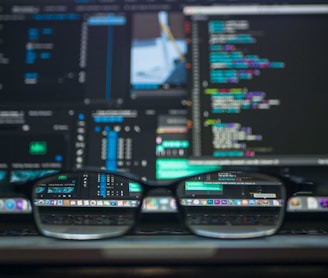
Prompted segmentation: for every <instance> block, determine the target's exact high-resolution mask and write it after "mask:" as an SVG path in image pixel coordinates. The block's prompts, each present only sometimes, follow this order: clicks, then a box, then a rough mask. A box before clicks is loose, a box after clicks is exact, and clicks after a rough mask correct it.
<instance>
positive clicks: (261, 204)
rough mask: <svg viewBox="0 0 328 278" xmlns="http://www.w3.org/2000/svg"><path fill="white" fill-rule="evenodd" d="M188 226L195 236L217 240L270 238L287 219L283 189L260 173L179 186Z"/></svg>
mask: <svg viewBox="0 0 328 278" xmlns="http://www.w3.org/2000/svg"><path fill="white" fill-rule="evenodd" d="M178 195H179V201H180V205H181V208H182V210H183V212H184V214H185V222H186V225H187V226H188V227H189V228H191V229H192V230H193V231H194V232H195V233H198V234H200V235H207V236H210V235H211V236H216V237H226V238H230V237H231V238H233V237H238V238H239V237H253V236H254V235H255V234H256V235H257V236H259V235H262V234H263V236H264V235H268V234H272V233H274V232H275V231H276V230H277V229H278V228H279V226H280V224H281V222H282V218H283V215H284V195H285V193H284V186H283V184H282V183H281V182H280V180H278V179H276V178H274V177H271V176H267V175H263V174H258V173H242V172H217V173H210V174H204V175H199V176H196V177H193V178H191V179H188V180H186V181H184V182H182V183H180V184H179V188H178Z"/></svg>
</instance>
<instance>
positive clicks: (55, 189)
mask: <svg viewBox="0 0 328 278" xmlns="http://www.w3.org/2000/svg"><path fill="white" fill-rule="evenodd" d="M141 195H142V190H141V186H140V184H138V183H136V182H133V181H130V180H129V179H128V178H126V177H121V176H119V175H113V174H109V173H101V172H99V173H97V172H81V173H67V174H60V175H56V176H52V177H49V178H45V179H43V180H40V182H38V183H37V184H36V185H35V189H34V196H33V199H34V215H35V218H36V223H37V225H38V226H39V229H40V230H41V231H42V232H43V233H44V234H45V235H48V236H53V237H57V238H66V239H97V238H104V237H115V236H120V235H123V234H125V233H126V232H127V231H128V230H129V229H130V228H131V227H133V225H134V224H135V221H136V220H135V219H136V217H135V215H136V213H137V211H138V209H139V206H140V198H141Z"/></svg>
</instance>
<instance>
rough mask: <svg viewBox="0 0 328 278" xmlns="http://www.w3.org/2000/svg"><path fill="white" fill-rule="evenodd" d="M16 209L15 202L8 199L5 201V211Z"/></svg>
mask: <svg viewBox="0 0 328 278" xmlns="http://www.w3.org/2000/svg"><path fill="white" fill-rule="evenodd" d="M15 207H16V202H15V201H14V200H12V199H8V200H6V201H5V209H6V210H14V209H15Z"/></svg>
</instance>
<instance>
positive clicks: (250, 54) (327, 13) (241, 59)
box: [184, 5, 328, 166]
mask: <svg viewBox="0 0 328 278" xmlns="http://www.w3.org/2000/svg"><path fill="white" fill-rule="evenodd" d="M184 14H185V15H186V16H187V23H186V24H187V26H188V30H189V33H188V35H187V40H188V41H189V46H190V47H189V49H190V51H189V52H188V54H189V56H188V59H187V60H188V62H189V65H188V69H190V70H189V75H188V77H189V79H188V84H189V90H190V93H191V101H192V105H191V106H190V116H189V117H190V120H191V122H192V129H191V133H192V136H191V140H190V142H191V145H192V147H191V155H192V156H194V158H195V160H194V163H195V164H197V160H198V163H199V164H204V163H207V162H208V163H209V164H217V165H289V166H290V165H294V166H295V165H327V162H328V159H327V158H328V148H327V141H328V132H327V131H326V130H325V128H324V126H325V122H326V119H327V117H328V110H327V109H326V103H327V102H328V95H327V94H326V86H325V83H326V81H325V76H326V65H327V63H328V55H327V52H326V51H327V47H328V37H327V36H326V32H327V27H328V6H327V5H273V6H272V5H271V6H268V5H242V6H238V5H234V6H210V7H204V6H203V7H195V6H193V7H191V6H190V7H185V8H184Z"/></svg>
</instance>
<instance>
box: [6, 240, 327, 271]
mask: <svg viewBox="0 0 328 278" xmlns="http://www.w3.org/2000/svg"><path fill="white" fill-rule="evenodd" d="M0 249H1V252H0V264H6V265H8V264H16V265H17V264H20V265H29V264H39V265H42V264H44V265H51V264H62V265H82V264H83V265H93V264H97V265H100V264H104V265H110V264H120V265H124V264H129V265H131V264H134V265H140V264H145V263H146V264H152V265H155V264H160V265H172V264H176V265H177V264H186V263H187V264H215V265H218V264H227V263H229V264H251V263H265V264H267V263H293V264H295V263H296V264H298V263H308V264H327V265H328V236H326V235H323V236H310V235H305V236H302V235H297V236H282V235H277V236H271V237H265V238H260V239H247V240H216V239H208V238H201V237H196V236H192V235H191V236H189V235H188V236H185V235H184V236H171V235H170V236H162V235H161V236H125V237H122V238H116V239H108V240H95V241H68V240H56V239H49V238H45V237H41V236H31V237H26V236H25V237H1V238H0Z"/></svg>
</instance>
